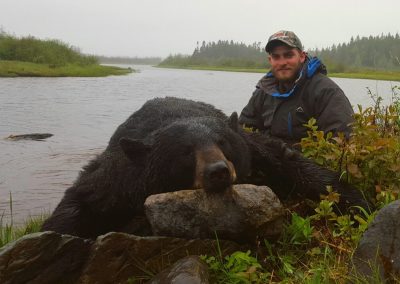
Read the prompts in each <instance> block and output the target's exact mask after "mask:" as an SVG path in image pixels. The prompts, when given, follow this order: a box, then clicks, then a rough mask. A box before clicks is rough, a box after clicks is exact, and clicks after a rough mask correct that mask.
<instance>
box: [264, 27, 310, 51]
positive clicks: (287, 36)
mask: <svg viewBox="0 0 400 284" xmlns="http://www.w3.org/2000/svg"><path fill="white" fill-rule="evenodd" d="M277 41H280V42H283V43H284V44H287V45H288V46H291V47H296V48H298V49H300V50H303V45H302V44H301V41H300V39H299V38H298V37H297V35H296V34H295V33H294V32H291V31H279V32H276V33H274V34H273V35H272V36H270V37H269V39H268V43H267V45H266V46H265V51H266V52H268V53H270V52H271V48H272V47H274V46H275V44H276V42H277Z"/></svg>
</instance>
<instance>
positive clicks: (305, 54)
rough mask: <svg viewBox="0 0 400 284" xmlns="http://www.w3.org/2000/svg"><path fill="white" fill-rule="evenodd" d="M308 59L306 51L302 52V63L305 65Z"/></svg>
mask: <svg viewBox="0 0 400 284" xmlns="http://www.w3.org/2000/svg"><path fill="white" fill-rule="evenodd" d="M306 58H307V53H306V52H305V51H300V60H301V63H304V61H306Z"/></svg>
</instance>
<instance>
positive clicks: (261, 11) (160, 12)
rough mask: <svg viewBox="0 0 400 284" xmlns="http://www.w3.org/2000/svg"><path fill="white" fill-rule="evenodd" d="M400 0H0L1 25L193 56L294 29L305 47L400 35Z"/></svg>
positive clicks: (98, 45)
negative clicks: (225, 43) (199, 48)
mask: <svg viewBox="0 0 400 284" xmlns="http://www.w3.org/2000/svg"><path fill="white" fill-rule="evenodd" d="M399 11H400V0H379V1H378V0H364V1H362V0H347V1H344V0H337V1H323V0H303V1H301V0H300V1H295V0H277V1H269V0H197V1H196V0H142V1H139V0H112V1H111V0H110V1H107V0H79V1H78V0H0V26H1V27H2V28H3V29H4V30H5V31H6V32H9V33H13V34H15V35H17V36H26V35H33V36H35V37H38V38H41V39H46V38H51V39H60V40H62V41H64V42H67V43H69V44H71V45H74V46H76V47H79V48H80V49H81V51H82V52H84V53H89V54H97V55H107V56H140V57H144V56H161V57H165V56H168V55H169V54H177V53H182V54H191V53H192V52H193V50H194V48H195V47H196V42H197V41H199V42H202V41H203V40H205V41H206V42H208V41H217V40H219V39H222V40H234V41H242V42H245V43H253V42H259V41H260V42H262V44H263V45H264V44H265V43H266V41H267V39H268V37H269V36H270V35H271V34H272V33H274V32H276V31H278V30H281V29H286V30H292V31H294V32H295V33H296V34H297V35H298V36H299V37H300V39H301V40H302V42H303V45H304V46H305V48H306V49H308V48H315V47H318V48H321V47H327V46H331V45H332V44H337V43H341V42H348V41H349V40H350V38H351V36H356V35H360V36H369V35H379V34H381V33H385V34H386V33H388V32H390V33H392V34H395V33H396V32H399V33H400V19H399Z"/></svg>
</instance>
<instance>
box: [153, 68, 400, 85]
mask: <svg viewBox="0 0 400 284" xmlns="http://www.w3.org/2000/svg"><path fill="white" fill-rule="evenodd" d="M156 67H160V68H175V69H191V70H211V71H228V72H248V73H267V71H268V70H266V69H258V68H244V67H224V66H202V65H188V66H172V65H158V66H156ZM328 75H329V77H334V78H351V79H371V80H385V81H400V72H395V71H359V72H358V71H357V72H354V71H352V72H343V73H328Z"/></svg>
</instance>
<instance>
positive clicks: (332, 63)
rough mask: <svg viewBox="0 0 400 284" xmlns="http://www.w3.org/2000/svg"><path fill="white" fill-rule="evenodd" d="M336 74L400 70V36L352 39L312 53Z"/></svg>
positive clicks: (389, 35) (388, 35) (382, 35)
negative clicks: (360, 70)
mask: <svg viewBox="0 0 400 284" xmlns="http://www.w3.org/2000/svg"><path fill="white" fill-rule="evenodd" d="M310 53H311V54H314V55H316V56H318V57H320V58H321V59H322V60H323V61H324V63H325V64H326V65H327V66H328V67H330V68H329V69H330V70H331V71H332V70H333V71H335V72H343V71H351V69H352V68H356V69H371V70H393V71H398V70H400V36H399V34H398V33H396V34H395V35H391V34H390V33H389V34H387V35H384V34H381V35H379V36H369V37H360V36H356V38H354V37H352V38H351V39H350V42H347V43H341V44H338V45H332V46H331V47H329V48H322V49H315V50H311V51H310Z"/></svg>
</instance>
